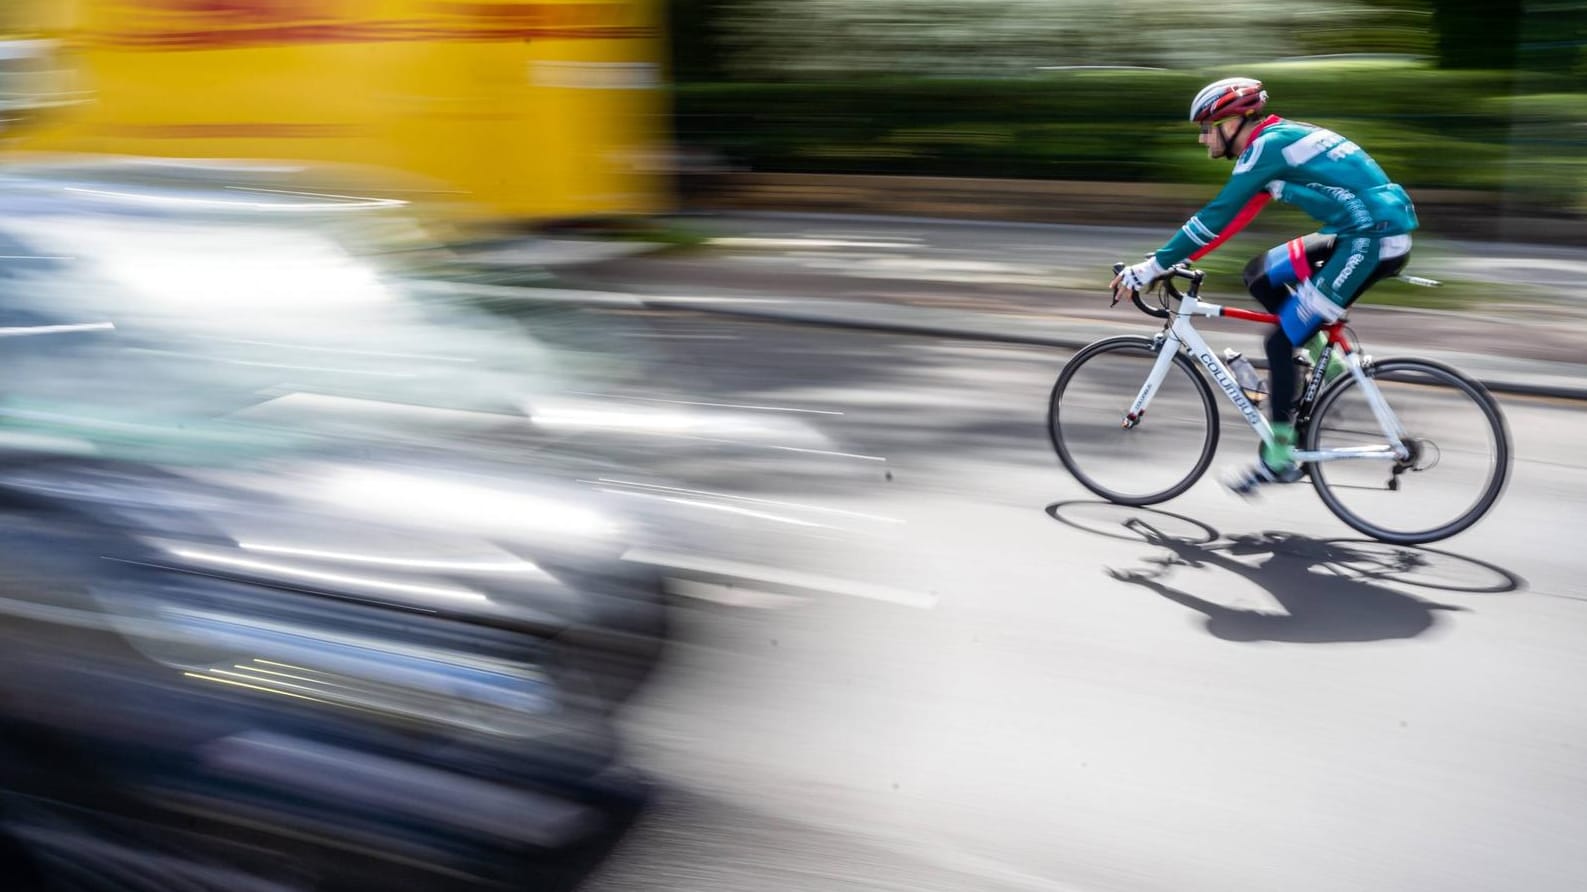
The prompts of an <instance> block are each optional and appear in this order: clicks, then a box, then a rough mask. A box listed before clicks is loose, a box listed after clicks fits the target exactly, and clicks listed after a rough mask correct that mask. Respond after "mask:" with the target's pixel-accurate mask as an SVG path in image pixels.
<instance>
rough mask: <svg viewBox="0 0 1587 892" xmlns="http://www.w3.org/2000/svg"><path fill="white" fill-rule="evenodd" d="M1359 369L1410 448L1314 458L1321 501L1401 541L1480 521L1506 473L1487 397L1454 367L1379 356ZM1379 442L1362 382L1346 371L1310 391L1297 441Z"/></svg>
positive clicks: (1350, 520)
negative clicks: (1389, 454) (1389, 457)
mask: <svg viewBox="0 0 1587 892" xmlns="http://www.w3.org/2000/svg"><path fill="white" fill-rule="evenodd" d="M1367 376H1368V377H1369V378H1371V379H1372V381H1373V383H1374V384H1376V385H1377V388H1378V390H1379V391H1380V392H1381V393H1382V394H1383V398H1384V400H1385V401H1387V403H1388V405H1389V406H1390V408H1391V409H1392V410H1393V412H1394V414H1395V416H1397V417H1398V418H1399V421H1400V425H1401V427H1402V428H1403V429H1404V431H1405V436H1406V440H1405V442H1406V445H1407V446H1409V447H1410V448H1411V452H1412V455H1411V457H1410V459H1409V460H1407V461H1405V462H1399V463H1394V462H1387V461H1380V460H1346V461H1331V462H1318V463H1315V464H1312V465H1311V466H1310V471H1311V480H1312V485H1313V486H1314V487H1316V489H1317V494H1318V495H1319V496H1321V497H1322V500H1323V504H1325V505H1327V506H1328V509H1329V510H1330V511H1332V512H1333V513H1334V514H1335V515H1336V516H1338V518H1339V519H1340V520H1342V521H1344V522H1345V523H1347V524H1349V525H1350V526H1351V527H1353V528H1355V529H1357V530H1359V531H1361V532H1362V533H1365V534H1366V535H1368V536H1371V537H1372V538H1374V539H1379V540H1381V541H1384V542H1393V543H1396V544H1402V545H1411V544H1416V543H1420V542H1433V541H1436V540H1439V539H1447V538H1448V537H1450V536H1453V535H1455V534H1456V533H1458V532H1460V531H1462V530H1464V529H1466V528H1467V527H1470V526H1471V525H1472V524H1474V523H1476V522H1477V521H1478V520H1480V519H1481V518H1482V516H1483V515H1484V514H1486V513H1487V512H1488V509H1490V508H1492V507H1493V505H1494V503H1495V502H1497V501H1498V499H1499V496H1500V494H1501V493H1502V492H1503V491H1504V485H1505V482H1506V480H1507V479H1508V478H1509V473H1510V435H1509V432H1508V430H1506V428H1505V423H1504V415H1503V413H1502V412H1500V410H1499V404H1498V403H1497V402H1496V401H1495V400H1494V399H1493V397H1492V395H1490V394H1489V393H1488V391H1487V389H1486V388H1484V387H1483V386H1482V385H1481V384H1479V383H1477V382H1476V381H1473V380H1472V379H1470V378H1468V377H1466V376H1465V375H1462V374H1461V373H1460V372H1457V371H1455V370H1454V369H1452V368H1449V367H1448V366H1444V365H1441V364H1439V363H1435V362H1429V361H1426V360H1420V359H1389V360H1383V361H1381V362H1377V363H1374V364H1372V365H1371V366H1369V367H1368V369H1367ZM1386 443H1387V438H1386V437H1385V436H1384V434H1383V431H1382V429H1381V428H1380V427H1379V425H1378V421H1377V418H1376V417H1375V416H1374V415H1373V412H1372V406H1371V404H1370V403H1369V402H1368V400H1367V396H1366V394H1365V393H1364V392H1363V389H1362V387H1361V386H1360V385H1359V384H1358V383H1357V382H1356V380H1355V377H1354V376H1353V375H1347V376H1345V377H1342V378H1340V379H1339V380H1338V381H1337V382H1335V383H1334V384H1332V385H1330V386H1329V388H1328V390H1326V391H1324V393H1323V395H1322V396H1321V397H1320V398H1319V399H1318V401H1317V409H1316V411H1315V412H1313V413H1312V419H1311V422H1310V424H1309V425H1308V427H1307V430H1306V439H1305V444H1306V445H1305V448H1306V449H1308V450H1318V451H1326V450H1330V449H1346V448H1350V447H1372V446H1382V445H1385V444H1386Z"/></svg>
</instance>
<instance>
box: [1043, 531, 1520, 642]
mask: <svg viewBox="0 0 1587 892" xmlns="http://www.w3.org/2000/svg"><path fill="white" fill-rule="evenodd" d="M1054 507H1055V508H1056V507H1058V506H1054ZM1133 510H1134V511H1135V512H1138V513H1136V514H1135V515H1134V516H1132V517H1131V518H1130V519H1129V520H1127V521H1125V522H1124V524H1123V527H1124V528H1125V529H1126V530H1128V531H1130V532H1132V533H1134V534H1135V535H1138V536H1140V537H1142V538H1143V539H1144V540H1145V541H1146V542H1148V543H1150V544H1151V545H1154V546H1156V547H1159V548H1162V549H1165V550H1166V551H1167V554H1162V555H1154V556H1150V557H1147V558H1145V559H1144V560H1143V561H1142V563H1143V564H1145V566H1144V567H1141V568H1137V569H1130V570H1120V569H1114V568H1109V569H1108V570H1107V573H1108V575H1110V576H1111V577H1113V578H1114V579H1117V580H1119V581H1121V582H1128V583H1130V584H1132V585H1138V586H1140V587H1142V588H1145V589H1147V590H1149V591H1152V592H1155V593H1157V594H1158V595H1161V596H1162V597H1164V598H1167V599H1168V600H1170V601H1173V602H1175V603H1177V604H1181V605H1183V606H1185V607H1189V608H1190V609H1192V610H1194V611H1196V612H1198V613H1200V614H1202V615H1203V616H1205V617H1206V628H1207V631H1208V632H1209V633H1211V634H1212V635H1214V636H1216V637H1218V638H1222V639H1225V640H1229V641H1278V642H1293V643H1308V644H1318V643H1344V642H1365V641H1387V640H1395V639H1409V638H1414V637H1416V636H1418V635H1421V634H1422V633H1424V632H1426V631H1427V630H1428V629H1431V628H1433V627H1434V626H1435V625H1437V624H1438V622H1439V616H1440V614H1442V613H1446V612H1452V611H1464V610H1466V609H1467V608H1465V607H1459V606H1455V605H1451V604H1443V603H1439V602H1436V601H1429V600H1426V599H1423V598H1418V597H1415V596H1413V595H1409V594H1405V593H1404V592H1401V591H1398V590H1396V589H1394V588H1390V587H1387V586H1385V585H1381V584H1379V582H1378V580H1380V579H1392V578H1401V577H1404V576H1406V575H1408V574H1412V573H1414V572H1416V571H1417V569H1418V568H1420V567H1425V566H1428V565H1430V564H1431V563H1432V561H1433V560H1437V559H1455V558H1454V556H1452V555H1446V554H1444V553H1442V552H1433V551H1428V550H1424V549H1415V548H1405V547H1395V548H1393V549H1391V550H1390V551H1389V552H1388V554H1387V556H1385V555H1384V554H1383V553H1382V552H1379V551H1375V550H1373V549H1371V548H1369V547H1367V545H1366V544H1362V543H1349V542H1337V541H1335V542H1329V541H1322V540H1318V539H1312V538H1309V537H1306V536H1301V535H1297V534H1293V533H1275V532H1266V533H1260V534H1252V535H1240V536H1234V537H1229V538H1225V539H1222V541H1213V540H1217V539H1219V536H1218V535H1217V534H1216V531H1211V530H1210V528H1206V527H1205V525H1202V524H1197V525H1198V526H1201V527H1202V528H1203V529H1207V530H1208V531H1210V532H1212V534H1213V535H1211V536H1209V537H1207V540H1206V541H1200V542H1198V541H1194V540H1189V539H1185V538H1180V537H1175V536H1170V535H1165V534H1163V533H1162V532H1160V531H1159V530H1158V529H1157V528H1156V527H1155V526H1154V525H1153V523H1152V521H1151V519H1150V515H1152V514H1157V513H1158V512H1151V511H1143V510H1142V509H1133ZM1052 513H1053V516H1054V517H1055V518H1057V519H1059V520H1064V518H1063V517H1060V516H1059V515H1058V514H1057V513H1056V512H1052ZM1142 515H1146V516H1142ZM1167 516H1169V517H1173V515H1167ZM1176 519H1177V520H1184V518H1176ZM1065 522H1068V521H1065ZM1264 557H1265V559H1263V558H1264ZM1253 558H1256V559H1257V560H1255V562H1251V560H1252V559H1253ZM1364 563H1365V564H1366V565H1367V568H1366V569H1362V565H1363V564H1364ZM1469 563H1471V564H1474V565H1477V566H1480V567H1481V568H1482V569H1483V570H1485V571H1487V572H1488V573H1491V574H1495V575H1497V576H1498V577H1499V578H1500V580H1501V581H1500V582H1499V583H1498V584H1497V585H1496V586H1492V587H1487V588H1471V589H1465V590H1467V591H1488V592H1492V591H1513V590H1515V589H1516V588H1518V587H1520V585H1521V581H1520V580H1519V578H1518V577H1516V576H1514V575H1513V574H1511V573H1509V572H1508V571H1505V570H1502V569H1500V568H1498V567H1493V566H1490V565H1486V564H1479V563H1478V562H1474V561H1473V562H1469ZM1342 568H1350V569H1349V570H1345V569H1342ZM1198 569H1200V570H1205V569H1217V570H1223V571H1226V572H1228V573H1230V574H1233V575H1234V576H1237V577H1240V578H1243V579H1247V580H1249V581H1250V582H1252V583H1253V584H1255V585H1256V586H1258V587H1259V588H1261V589H1263V590H1265V591H1266V592H1267V593H1268V594H1270V595H1271V596H1272V597H1273V599H1274V600H1275V601H1276V602H1277V603H1278V606H1279V607H1280V610H1278V611H1270V610H1257V609H1242V608H1239V607H1230V606H1228V605H1226V604H1220V603H1217V602H1215V601H1211V600H1208V599H1206V598H1203V597H1200V596H1198V595H1195V594H1192V593H1190V592H1189V591H1186V590H1185V587H1186V586H1185V583H1183V582H1180V581H1179V580H1178V579H1175V576H1176V575H1177V576H1181V577H1183V576H1184V575H1185V574H1184V573H1183V571H1185V570H1198ZM1209 578H1216V577H1209ZM1446 587H1447V586H1446Z"/></svg>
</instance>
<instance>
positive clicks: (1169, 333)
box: [1124, 275, 1410, 464]
mask: <svg viewBox="0 0 1587 892" xmlns="http://www.w3.org/2000/svg"><path fill="white" fill-rule="evenodd" d="M1200 285H1201V282H1200V279H1199V275H1198V277H1196V278H1193V279H1192V285H1191V287H1190V290H1189V291H1188V292H1187V293H1185V294H1179V293H1178V292H1177V291H1175V290H1173V289H1172V288H1171V287H1170V286H1167V285H1165V286H1164V287H1168V288H1169V292H1170V293H1171V294H1173V295H1174V296H1176V297H1178V298H1179V307H1178V309H1176V310H1168V311H1167V312H1168V314H1169V322H1168V324H1167V325H1166V326H1165V327H1164V329H1163V333H1162V334H1161V335H1159V338H1161V339H1162V341H1163V343H1162V346H1161V347H1160V348H1159V350H1158V352H1157V361H1156V362H1155V363H1154V364H1153V365H1152V371H1151V374H1150V375H1148V376H1147V379H1146V383H1145V384H1143V385H1141V390H1140V393H1139V394H1138V395H1137V396H1136V398H1135V402H1134V403H1133V404H1131V406H1130V411H1129V413H1128V414H1126V415H1125V417H1124V426H1125V427H1127V428H1129V427H1134V426H1135V425H1137V424H1139V423H1140V422H1141V419H1142V417H1144V416H1145V414H1146V407H1147V406H1148V405H1150V403H1151V401H1152V397H1153V396H1154V395H1155V394H1156V393H1157V388H1158V387H1160V386H1161V385H1162V383H1163V379H1164V378H1165V377H1167V375H1168V367H1169V365H1171V364H1172V363H1173V361H1174V355H1175V354H1176V353H1178V352H1179V351H1180V350H1184V351H1185V352H1186V353H1187V354H1188V355H1189V356H1190V358H1191V359H1193V360H1195V361H1196V362H1198V363H1200V364H1201V366H1202V367H1203V368H1205V369H1206V370H1207V374H1209V375H1211V376H1212V380H1213V383H1215V384H1217V385H1218V387H1219V389H1221V390H1222V391H1223V394H1224V396H1226V397H1228V398H1229V400H1230V402H1232V403H1234V406H1235V408H1236V409H1238V410H1239V411H1240V415H1241V416H1242V417H1244V418H1245V421H1246V423H1247V424H1249V425H1250V426H1251V429H1252V430H1254V431H1256V434H1257V436H1258V437H1261V438H1262V442H1263V443H1267V444H1271V443H1272V442H1273V426H1272V425H1271V424H1269V423H1268V420H1267V419H1266V418H1264V417H1263V416H1262V413H1261V412H1260V411H1259V410H1258V409H1257V407H1256V406H1255V405H1254V404H1253V403H1252V402H1251V400H1250V398H1248V397H1247V396H1246V395H1245V391H1244V390H1243V389H1241V387H1240V383H1239V381H1238V380H1237V379H1236V378H1235V377H1234V373H1233V372H1232V371H1230V370H1229V367H1228V366H1226V365H1224V363H1223V360H1222V359H1220V358H1219V357H1218V355H1217V354H1216V353H1214V352H1213V350H1212V348H1211V347H1210V346H1208V344H1207V342H1206V340H1205V339H1204V338H1202V336H1201V333H1200V332H1198V331H1196V328H1195V325H1194V324H1193V323H1192V322H1191V318H1192V317H1195V316H1206V317H1209V318H1215V317H1219V316H1222V317H1226V318H1230V319H1240V320H1243V321H1246V322H1265V323H1268V324H1270V325H1277V324H1278V317H1277V316H1275V315H1273V314H1271V313H1258V312H1253V311H1251V310H1242V309H1239V308H1238V307H1225V306H1220V305H1219V304H1215V303H1210V302H1207V301H1202V300H1201V299H1200V298H1199V297H1197V291H1198V290H1199V289H1200ZM1136 303H1137V305H1140V306H1142V309H1146V307H1145V306H1144V305H1143V304H1140V299H1139V296H1137V298H1136ZM1148 312H1151V311H1150V310H1148ZM1157 315H1162V314H1161V313H1158V314H1157ZM1323 330H1324V331H1326V332H1327V333H1328V345H1327V347H1325V348H1324V350H1323V354H1322V356H1321V357H1320V358H1319V359H1318V361H1317V366H1316V367H1317V368H1318V369H1326V368H1328V362H1329V360H1330V359H1331V358H1332V356H1333V351H1334V350H1341V351H1343V352H1344V357H1345V363H1346V365H1347V366H1348V367H1349V369H1350V374H1351V376H1352V377H1354V378H1355V381H1356V384H1357V385H1358V386H1360V388H1361V392H1362V393H1363V394H1364V395H1365V396H1366V398H1367V402H1368V404H1369V405H1370V406H1371V407H1372V414H1373V415H1374V416H1375V417H1376V419H1377V422H1378V426H1379V427H1380V428H1381V429H1382V431H1383V435H1384V438H1385V439H1386V440H1387V441H1388V442H1387V443H1386V444H1385V445H1383V446H1358V447H1352V448H1348V449H1324V450H1318V451H1310V452H1309V451H1303V450H1296V452H1295V460H1296V461H1298V462H1301V463H1303V464H1304V463H1310V462H1325V461H1343V460H1373V461H1390V462H1401V461H1406V460H1408V459H1409V458H1410V450H1409V449H1408V448H1407V447H1406V445H1405V442H1404V438H1405V429H1404V428H1403V427H1401V425H1400V421H1399V419H1398V418H1397V417H1396V416H1395V415H1394V411H1393V410H1392V409H1390V408H1389V404H1388V403H1387V401H1385V400H1384V399H1383V394H1382V393H1381V392H1380V391H1379V390H1378V388H1377V385H1376V384H1374V383H1373V381H1372V379H1371V378H1369V377H1368V376H1367V374H1366V371H1365V370H1364V369H1363V368H1362V365H1361V356H1360V354H1358V353H1356V352H1355V350H1354V349H1352V348H1351V346H1350V342H1349V341H1348V340H1347V339H1346V338H1345V323H1344V320H1340V321H1337V322H1334V323H1332V324H1330V325H1328V326H1326V327H1325V328H1324V329H1323ZM1322 380H1323V376H1322V375H1321V374H1313V375H1311V376H1310V380H1309V381H1308V383H1307V386H1306V391H1305V393H1304V394H1303V395H1302V396H1301V399H1300V402H1299V405H1298V408H1299V413H1298V415H1299V417H1301V418H1306V417H1308V416H1309V414H1310V411H1311V406H1312V404H1313V403H1314V402H1315V401H1316V399H1317V395H1318V394H1319V393H1320V392H1321V391H1322Z"/></svg>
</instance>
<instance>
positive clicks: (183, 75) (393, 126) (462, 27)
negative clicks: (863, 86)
mask: <svg viewBox="0 0 1587 892" xmlns="http://www.w3.org/2000/svg"><path fill="white" fill-rule="evenodd" d="M13 2H14V0H13ZM39 2H41V6H40V9H41V10H44V11H41V12H40V13H39V14H37V15H36V16H34V17H33V18H32V22H33V23H34V24H33V27H32V29H31V30H32V31H33V32H36V33H40V34H57V35H58V36H60V37H62V38H63V39H64V44H65V46H66V47H67V48H68V49H67V51H66V55H65V58H66V59H67V60H69V61H70V62H71V64H73V65H74V66H75V67H76V68H77V69H78V72H79V83H80V84H81V85H83V86H86V88H87V89H89V90H90V91H91V93H90V95H91V97H92V99H91V101H89V102H86V103H84V104H80V105H75V106H71V107H69V108H65V109H57V110H53V111H49V112H45V113H42V114H41V115H40V116H39V117H38V118H37V120H35V121H33V122H32V123H31V124H30V125H28V126H25V127H23V128H22V130H21V133H22V138H21V140H20V141H19V142H20V147H21V148H24V149H29V150H69V151H94V152H111V153H117V154H147V155H161V156H173V157H233V158H290V159H302V160H325V161H336V162H353V163H365V164H374V165H381V166H390V167H394V168H398V169H401V170H406V171H410V172H413V173H417V174H421V175H424V176H428V177H431V178H433V179H436V180H438V181H441V182H443V183H446V184H450V185H451V186H452V187H455V188H456V189H458V190H461V191H465V192H467V193H469V194H471V195H472V196H473V197H474V198H475V199H477V200H478V201H480V202H482V203H484V204H485V205H487V206H489V207H490V208H492V209H494V210H495V211H497V212H499V213H501V214H505V215H510V216H533V217H547V216H573V215H590V214H610V213H649V212H654V211H658V210H661V209H663V207H664V206H665V205H666V203H667V202H668V200H669V199H668V196H667V195H666V191H665V185H664V184H665V182H666V181H665V179H664V177H662V176H661V175H660V174H659V173H658V172H657V170H656V169H657V167H658V164H657V162H658V161H659V160H660V159H661V157H662V156H663V149H664V146H665V140H666V132H665V129H664V112H665V104H664V97H663V94H662V91H661V90H660V89H659V84H658V83H657V81H658V78H659V71H660V66H659V64H658V60H659V57H660V56H659V54H660V52H661V42H660V37H659V34H658V29H659V10H658V9H657V0H532V2H526V0H471V2H461V0H459V2H450V0H76V3H75V6H74V5H73V4H63V3H60V2H59V0H49V2H43V0H39ZM16 8H20V7H16ZM63 10H65V11H64V12H63ZM18 17H21V16H18ZM52 18H53V20H51V19H52ZM11 28H12V29H13V30H26V25H25V24H24V25H16V24H12V25H11Z"/></svg>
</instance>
